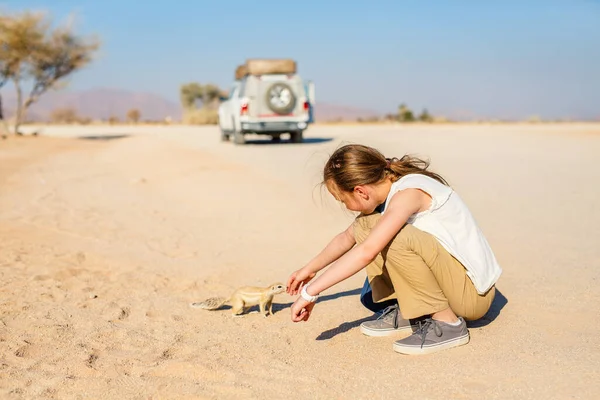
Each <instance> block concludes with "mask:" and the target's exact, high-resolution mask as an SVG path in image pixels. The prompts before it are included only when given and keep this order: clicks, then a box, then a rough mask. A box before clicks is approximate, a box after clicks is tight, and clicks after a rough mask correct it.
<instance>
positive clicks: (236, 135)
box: [233, 131, 246, 144]
mask: <svg viewBox="0 0 600 400" xmlns="http://www.w3.org/2000/svg"><path fill="white" fill-rule="evenodd" d="M233 143H235V144H244V143H246V138H245V137H244V134H243V133H242V132H238V131H235V132H233Z"/></svg>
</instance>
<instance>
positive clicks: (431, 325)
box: [394, 317, 469, 354]
mask: <svg viewBox="0 0 600 400" xmlns="http://www.w3.org/2000/svg"><path fill="white" fill-rule="evenodd" d="M458 319H459V320H460V324H459V325H457V326H454V325H450V324H447V323H445V322H442V321H435V320H433V319H431V318H427V319H426V320H425V321H424V322H419V323H418V325H419V327H418V328H417V330H416V331H415V333H413V334H412V335H410V336H409V337H407V338H404V339H402V340H397V341H396V342H394V350H395V351H397V352H398V353H402V354H429V353H435V352H436V351H440V350H445V349H449V348H452V347H457V346H462V345H464V344H467V343H469V331H468V330H467V323H466V322H465V320H464V319H463V318H462V317H458Z"/></svg>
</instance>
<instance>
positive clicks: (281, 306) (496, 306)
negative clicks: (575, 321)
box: [219, 288, 508, 340]
mask: <svg viewBox="0 0 600 400" xmlns="http://www.w3.org/2000/svg"><path fill="white" fill-rule="evenodd" d="M360 292H361V288H358V289H353V290H346V291H344V292H339V293H334V294H330V295H326V296H323V297H320V298H319V300H318V301H317V302H318V303H321V302H323V301H330V300H335V299H339V298H341V297H347V296H358V295H360ZM292 304H294V303H273V314H275V313H278V312H280V311H283V310H285V309H286V308H290V307H291V306H292ZM506 304H508V300H507V298H506V297H505V296H504V295H503V294H502V292H501V291H500V290H498V288H496V295H495V297H494V301H493V302H492V305H491V307H490V309H489V310H488V312H487V314H485V315H484V316H483V317H482V318H480V319H478V320H477V321H469V322H467V327H469V328H481V327H484V326H487V325H489V324H490V323H491V322H493V321H494V320H495V319H496V318H498V316H499V315H500V311H501V310H502V309H503V308H504V306H506ZM229 309H231V307H230V306H228V305H223V306H221V307H220V308H219V310H229ZM258 309H259V308H258V306H253V307H251V308H249V309H248V310H247V311H246V313H245V314H247V313H250V312H253V311H258ZM374 318H376V317H375V316H374V315H372V316H368V317H364V318H360V319H357V320H355V321H350V322H343V323H341V324H340V325H339V326H337V327H335V328H332V329H328V330H326V331H324V332H321V333H320V334H319V336H317V337H316V338H315V340H329V339H331V338H333V337H335V336H337V335H339V334H340V333H345V332H348V331H349V330H351V329H354V328H357V327H359V326H360V324H362V323H363V322H365V321H370V320H373V319H374Z"/></svg>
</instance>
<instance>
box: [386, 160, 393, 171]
mask: <svg viewBox="0 0 600 400" xmlns="http://www.w3.org/2000/svg"><path fill="white" fill-rule="evenodd" d="M391 166H392V160H390V159H389V158H386V159H385V168H387V169H390V167H391Z"/></svg>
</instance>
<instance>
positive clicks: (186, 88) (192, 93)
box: [180, 82, 223, 110]
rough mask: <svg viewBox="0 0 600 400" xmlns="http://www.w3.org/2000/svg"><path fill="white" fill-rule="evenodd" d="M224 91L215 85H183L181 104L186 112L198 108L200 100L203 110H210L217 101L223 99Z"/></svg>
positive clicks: (194, 83) (192, 83)
mask: <svg viewBox="0 0 600 400" xmlns="http://www.w3.org/2000/svg"><path fill="white" fill-rule="evenodd" d="M222 95H223V94H222V91H221V89H219V87H218V86H216V85H213V84H210V83H209V84H206V85H201V84H199V83H196V82H191V83H187V84H185V85H181V89H180V97H181V104H182V105H183V108H184V109H186V110H189V109H194V108H196V103H197V102H198V100H200V101H202V108H209V107H210V106H211V105H214V103H215V101H216V100H217V99H219V98H220V97H222Z"/></svg>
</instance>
